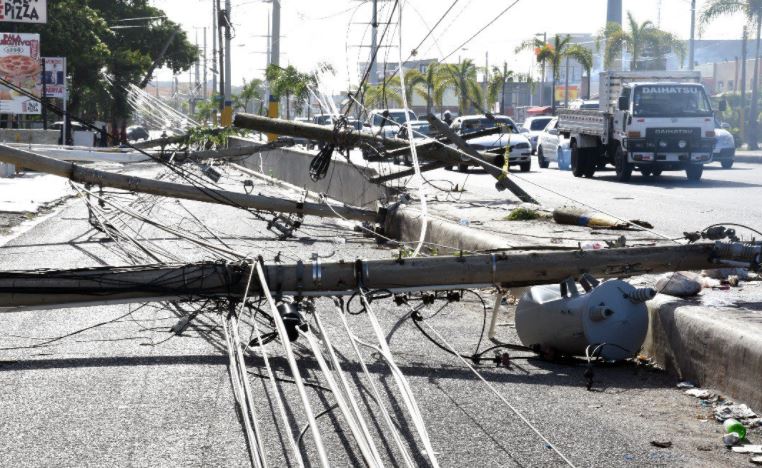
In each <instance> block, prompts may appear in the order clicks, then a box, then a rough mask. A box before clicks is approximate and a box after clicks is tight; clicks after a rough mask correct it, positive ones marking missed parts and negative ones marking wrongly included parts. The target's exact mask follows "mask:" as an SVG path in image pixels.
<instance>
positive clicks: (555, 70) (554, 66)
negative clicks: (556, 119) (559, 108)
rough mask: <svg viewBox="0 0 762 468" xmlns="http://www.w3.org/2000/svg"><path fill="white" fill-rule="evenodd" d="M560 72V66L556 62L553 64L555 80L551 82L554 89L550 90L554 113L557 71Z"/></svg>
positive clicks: (551, 106) (554, 111)
mask: <svg viewBox="0 0 762 468" xmlns="http://www.w3.org/2000/svg"><path fill="white" fill-rule="evenodd" d="M557 72H558V67H557V66H556V64H555V63H554V64H553V81H552V83H551V86H552V89H551V90H550V108H551V109H552V111H553V114H555V113H556V73H557Z"/></svg>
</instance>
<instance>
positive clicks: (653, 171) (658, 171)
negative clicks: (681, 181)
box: [651, 169, 661, 177]
mask: <svg viewBox="0 0 762 468" xmlns="http://www.w3.org/2000/svg"><path fill="white" fill-rule="evenodd" d="M651 174H653V176H654V177H659V176H660V175H661V169H653V170H652V171H651Z"/></svg>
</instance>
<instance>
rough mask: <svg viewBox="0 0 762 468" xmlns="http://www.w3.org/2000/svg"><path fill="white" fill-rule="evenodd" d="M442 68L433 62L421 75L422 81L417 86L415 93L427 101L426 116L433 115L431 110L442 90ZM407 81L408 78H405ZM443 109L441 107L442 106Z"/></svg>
mask: <svg viewBox="0 0 762 468" xmlns="http://www.w3.org/2000/svg"><path fill="white" fill-rule="evenodd" d="M441 70H442V67H441V66H440V65H439V63H437V62H432V63H430V64H429V65H428V66H427V67H426V71H425V72H424V73H422V74H421V78H422V79H421V80H419V82H418V83H417V86H415V88H414V91H415V93H416V94H417V95H418V96H420V97H421V98H423V99H424V100H425V101H426V114H427V115H428V114H431V108H432V107H433V105H434V100H435V99H434V97H435V95H436V93H437V90H438V89H439V88H440V82H441V81H442V80H441V72H440V71H441ZM405 79H406V80H407V77H405ZM440 107H441V105H440Z"/></svg>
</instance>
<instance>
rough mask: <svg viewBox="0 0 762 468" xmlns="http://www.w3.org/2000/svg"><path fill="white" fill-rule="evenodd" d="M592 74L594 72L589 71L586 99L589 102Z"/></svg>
mask: <svg viewBox="0 0 762 468" xmlns="http://www.w3.org/2000/svg"><path fill="white" fill-rule="evenodd" d="M592 72H593V70H588V71H587V97H586V98H585V99H587V100H588V101H589V100H590V74H591V73H592Z"/></svg>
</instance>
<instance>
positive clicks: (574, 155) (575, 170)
mask: <svg viewBox="0 0 762 468" xmlns="http://www.w3.org/2000/svg"><path fill="white" fill-rule="evenodd" d="M580 162H581V161H580V160H579V148H577V142H576V141H573V142H572V144H571V170H572V174H574V177H582V176H583V175H585V170H584V168H583V167H582V165H581V164H580Z"/></svg>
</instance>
